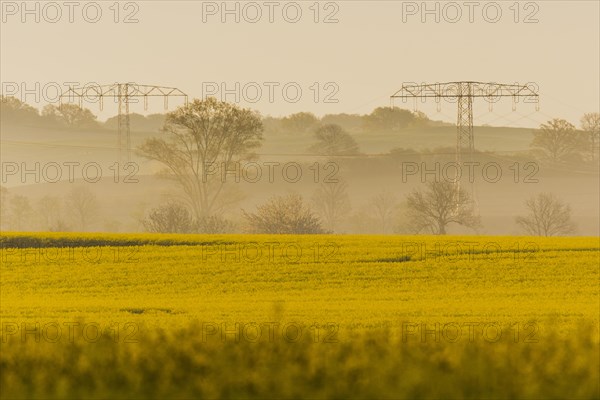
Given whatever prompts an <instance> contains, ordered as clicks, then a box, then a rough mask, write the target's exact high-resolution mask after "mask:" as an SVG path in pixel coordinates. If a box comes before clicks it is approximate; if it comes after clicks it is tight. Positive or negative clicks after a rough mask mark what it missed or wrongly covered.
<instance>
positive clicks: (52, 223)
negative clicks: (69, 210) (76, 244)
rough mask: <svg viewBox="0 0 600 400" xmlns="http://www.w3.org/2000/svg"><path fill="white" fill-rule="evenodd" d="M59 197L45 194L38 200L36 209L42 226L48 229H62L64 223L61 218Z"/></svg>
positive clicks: (54, 230) (63, 228)
mask: <svg viewBox="0 0 600 400" xmlns="http://www.w3.org/2000/svg"><path fill="white" fill-rule="evenodd" d="M60 203H61V201H60V198H59V197H57V196H50V195H46V196H44V197H42V198H41V199H39V200H38V202H37V207H36V209H37V210H36V211H37V214H38V216H39V218H40V219H41V223H42V228H43V229H45V230H48V231H52V232H56V231H64V230H65V229H66V224H65V222H64V221H63V219H62V208H61V204H60Z"/></svg>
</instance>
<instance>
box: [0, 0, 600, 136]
mask: <svg viewBox="0 0 600 400" xmlns="http://www.w3.org/2000/svg"><path fill="white" fill-rule="evenodd" d="M0 3H1V7H2V8H1V9H2V26H1V28H0V33H1V39H0V45H1V50H0V56H1V61H0V67H1V70H0V75H1V79H0V80H1V81H2V85H3V91H4V92H5V94H8V93H7V89H9V90H14V85H13V84H14V83H17V84H18V85H20V84H22V83H25V86H26V88H28V89H30V90H34V91H35V85H36V82H39V85H40V92H41V88H43V87H44V86H46V87H47V88H50V89H49V91H48V93H47V97H48V96H50V97H53V94H52V93H53V92H52V90H51V89H52V88H53V87H56V86H57V85H63V86H64V85H66V82H79V83H80V84H82V85H83V84H87V83H91V82H96V83H100V84H110V83H114V82H135V83H137V84H148V85H161V86H173V87H177V88H179V89H181V90H183V91H184V92H185V93H187V94H188V95H189V96H190V97H202V96H203V94H207V92H206V89H207V88H210V86H211V85H213V83H216V84H217V86H218V85H222V84H224V85H226V87H227V88H229V89H231V90H232V92H233V94H231V93H230V94H229V95H227V97H226V98H224V97H223V92H222V91H221V90H220V89H219V91H218V92H217V93H216V94H215V95H216V96H217V97H221V98H223V99H226V100H229V101H235V97H234V96H235V92H236V90H235V87H236V82H239V88H240V90H239V91H237V94H238V95H239V96H240V99H239V100H240V101H239V102H240V104H241V105H242V106H245V107H251V108H254V109H257V110H259V111H260V112H261V113H262V114H268V115H273V116H281V115H287V114H291V113H294V112H299V111H311V112H314V113H315V114H317V115H320V116H321V115H324V114H327V113H341V112H345V113H369V112H370V111H371V110H372V109H373V108H375V107H378V106H387V105H389V104H390V101H389V96H390V95H391V94H393V93H394V92H395V91H396V90H398V89H399V88H400V87H401V86H402V83H403V82H427V83H436V82H447V81H457V80H471V81H486V82H488V81H491V82H499V83H515V82H518V83H522V84H525V83H527V82H535V83H536V84H537V85H538V87H539V92H540V96H541V97H540V107H541V109H540V111H539V112H536V111H535V108H534V107H533V105H531V104H519V105H518V106H517V110H516V111H515V112H513V111H512V109H511V101H510V100H509V99H507V100H506V101H505V102H503V103H502V104H503V106H498V107H496V108H495V109H494V110H493V111H492V112H490V111H489V110H488V107H487V105H486V104H485V103H483V102H480V103H476V105H475V119H476V120H475V123H476V124H483V123H489V124H491V125H505V126H525V127H531V126H537V125H539V123H541V122H544V121H546V120H548V119H550V118H551V117H560V118H565V119H567V120H569V121H570V122H572V123H575V124H576V125H578V124H579V118H580V117H581V115H582V114H583V113H585V112H592V111H596V112H597V111H598V109H599V108H600V101H599V96H600V94H599V93H600V82H599V80H600V65H599V59H600V54H599V52H600V31H599V25H600V22H599V19H600V7H599V3H600V2H598V1H596V0H594V1H535V2H527V1H521V2H518V3H516V2H515V1H496V2H490V1H479V2H473V8H472V9H471V10H472V18H473V22H469V10H470V8H469V6H468V5H465V4H467V3H468V2H462V1H458V2H454V3H452V2H438V3H436V2H427V7H428V8H429V9H430V10H433V12H432V13H431V14H425V15H422V13H421V12H422V11H423V10H422V4H423V3H422V2H420V1H419V2H404V1H335V2H327V1H321V2H319V3H318V4H317V5H315V1H296V2H287V1H283V2H271V3H269V2H263V1H257V2H254V3H252V2H227V7H229V9H232V10H234V9H235V7H237V9H238V10H239V13H238V16H239V18H240V22H239V23H236V22H235V20H234V19H235V17H236V13H235V12H234V13H233V14H228V15H222V11H223V4H224V3H223V2H221V1H219V2H203V1H136V2H120V3H119V14H118V16H116V15H115V11H116V7H115V6H114V4H115V2H114V1H96V2H88V1H79V2H75V3H76V5H75V6H73V8H72V10H73V15H72V16H73V20H74V22H72V23H70V22H69V6H66V5H65V3H64V2H62V1H58V2H54V3H53V5H51V6H48V5H47V3H49V2H35V1H30V2H27V6H28V7H29V9H30V10H33V11H32V13H31V14H26V13H25V14H24V15H23V10H22V2H21V1H17V2H11V1H2V2H0ZM50 3H52V2H50ZM236 3H237V6H236ZM247 3H252V4H251V5H248V4H247ZM448 3H452V4H451V5H448ZM36 4H37V5H36ZM436 4H437V10H439V12H436V11H435V7H436ZM36 7H37V8H36ZM84 8H85V9H86V14H84V13H83V9H84ZM284 8H285V10H286V11H285V14H284V11H283V9H284ZM98 9H100V10H101V11H102V15H101V16H100V17H98V19H99V20H98V22H96V23H91V22H88V21H92V20H94V19H95V18H96V11H97V10H98ZM298 9H299V10H301V12H302V15H301V16H300V17H299V20H298V22H296V23H292V22H291V21H293V20H294V19H298V18H297V17H296V11H297V10H298ZM317 9H318V10H319V12H318V15H316V10H317ZM484 9H485V10H486V11H485V13H484V11H483V10H484ZM57 10H60V12H61V14H62V15H61V17H60V18H58V17H57V15H58V14H57V13H56V11H57ZM257 10H260V12H261V14H262V17H261V18H260V19H258V21H257V22H255V23H252V22H251V20H252V19H254V18H255V17H256V16H257V15H258V14H257V13H256V11H257ZM457 10H460V12H461V13H462V16H461V17H460V18H459V20H458V22H456V23H452V21H451V20H453V19H457V15H458V14H456V11H457ZM497 10H500V11H501V13H502V14H501V15H500V16H499V17H497V14H496V11H497ZM270 11H272V18H273V22H269V18H270V15H269V12H270ZM517 11H518V12H517ZM129 14H132V16H131V19H134V20H135V19H137V21H138V22H134V23H123V22H122V20H123V19H125V17H126V16H127V15H129ZM436 16H437V17H439V18H440V21H439V22H436V21H435V18H436ZM36 17H39V19H40V20H39V22H36V21H35V18H36ZM84 17H85V18H84ZM115 17H117V18H118V20H119V21H120V22H118V23H115V22H114V18H115ZM222 17H225V18H227V19H226V21H225V22H222V21H221V18H222ZM315 18H317V20H318V22H315V20H314V19H315ZM326 18H328V20H330V21H331V23H324V19H326ZM423 18H425V20H424V21H422V19H423ZM515 18H516V19H517V22H515ZM23 19H25V21H23ZM54 19H58V20H57V22H55V23H52V22H51V21H52V20H54ZM86 19H87V20H88V21H86ZM203 19H204V20H205V21H206V22H203ZM286 19H287V20H286ZM495 19H497V20H498V22H496V23H493V22H491V21H493V20H495ZM335 20H337V22H335ZM403 20H404V21H403ZM525 20H528V21H530V22H529V23H525V22H524V21H525ZM535 21H537V22H535ZM285 85H287V86H286V88H287V90H288V92H287V98H286V94H285V93H284V92H283V87H284V86H285ZM244 87H246V92H243V88H244ZM256 87H259V88H260V89H261V91H262V95H261V96H260V97H259V98H258V101H256V102H255V103H251V102H250V101H252V100H253V99H255V97H256V96H257V92H256V91H255V89H256ZM298 87H299V88H300V89H301V90H302V94H301V95H300V96H296V88H298ZM270 88H271V90H272V98H271V99H270V98H269V97H270V96H269V95H270V93H269V91H270ZM315 95H318V98H317V99H315ZM15 96H17V97H20V98H23V97H24V92H23V91H22V90H21V89H19V91H18V93H16V94H15ZM43 97H44V96H40V99H39V102H37V103H36V99H35V98H34V95H32V94H29V95H27V97H26V98H25V100H26V101H27V102H28V103H32V104H33V105H34V106H36V107H38V108H42V107H43V106H44V105H45V104H46V101H45V99H44V98H43ZM295 97H298V101H297V102H295V103H294V102H292V100H294V98H295ZM326 99H327V101H326ZM246 100H250V101H246ZM271 100H272V102H271ZM315 100H316V101H315ZM332 101H333V102H332ZM171 105H172V106H175V105H177V102H176V101H173V102H172V104H171ZM396 105H399V106H403V107H405V108H412V103H406V104H405V105H402V104H401V103H400V102H396ZM87 106H88V108H90V109H91V110H92V111H94V112H95V113H97V114H99V115H100V116H101V118H102V117H106V116H109V115H114V114H115V113H116V107H115V106H114V104H113V105H110V104H109V105H107V106H106V107H105V111H104V112H99V110H98V106H97V104H89V105H87ZM419 109H420V110H422V111H424V112H426V113H427V114H429V115H430V117H432V118H435V119H443V120H447V121H450V122H455V118H456V117H455V114H456V106H455V105H454V104H450V103H447V104H443V105H442V109H441V112H440V113H439V114H436V108H435V106H434V103H433V102H431V103H429V105H428V104H425V105H422V106H421V105H420V106H419ZM131 111H132V112H140V113H144V110H143V107H142V106H141V105H139V104H138V105H132V107H131ZM150 111H154V112H161V111H162V103H161V102H158V101H157V102H153V103H152V104H151V110H150Z"/></svg>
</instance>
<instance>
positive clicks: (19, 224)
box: [10, 194, 33, 231]
mask: <svg viewBox="0 0 600 400" xmlns="http://www.w3.org/2000/svg"><path fill="white" fill-rule="evenodd" d="M10 215H11V218H10V220H11V226H12V229H14V230H16V231H20V230H23V229H28V228H29V222H30V221H31V217H32V215H33V209H32V208H31V204H30V203H29V199H28V198H27V197H25V196H22V195H19V194H18V195H15V196H13V197H12V198H11V199H10Z"/></svg>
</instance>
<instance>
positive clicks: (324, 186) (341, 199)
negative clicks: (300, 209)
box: [312, 178, 350, 232]
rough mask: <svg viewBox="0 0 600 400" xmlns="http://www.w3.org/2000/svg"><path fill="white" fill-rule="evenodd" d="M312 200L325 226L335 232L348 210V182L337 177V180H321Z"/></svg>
mask: <svg viewBox="0 0 600 400" xmlns="http://www.w3.org/2000/svg"><path fill="white" fill-rule="evenodd" d="M312 201H313V206H314V209H315V211H316V213H317V214H318V215H319V216H320V217H321V220H322V221H323V222H324V224H325V228H326V229H327V230H328V231H329V232H335V231H336V229H337V227H338V224H339V223H340V221H341V220H342V219H343V218H344V216H346V215H348V213H349V212H350V196H348V183H347V182H346V181H345V180H344V179H342V178H338V180H337V182H331V183H327V182H323V183H321V184H320V185H319V187H318V188H317V190H316V191H315V193H314V195H313V199H312Z"/></svg>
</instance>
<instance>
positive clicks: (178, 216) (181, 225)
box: [143, 202, 194, 233]
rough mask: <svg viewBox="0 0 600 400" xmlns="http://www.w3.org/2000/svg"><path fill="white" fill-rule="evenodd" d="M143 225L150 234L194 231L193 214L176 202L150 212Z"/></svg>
mask: <svg viewBox="0 0 600 400" xmlns="http://www.w3.org/2000/svg"><path fill="white" fill-rule="evenodd" d="M143 224H144V227H145V228H146V230H147V231H148V232H157V233H191V232H193V230H194V221H193V216H192V214H191V213H190V212H189V210H188V209H187V208H186V207H185V206H183V205H182V204H179V203H176V202H169V203H166V204H163V205H161V206H158V207H157V208H154V209H152V210H150V212H149V213H148V217H147V218H146V219H144V221H143Z"/></svg>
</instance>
